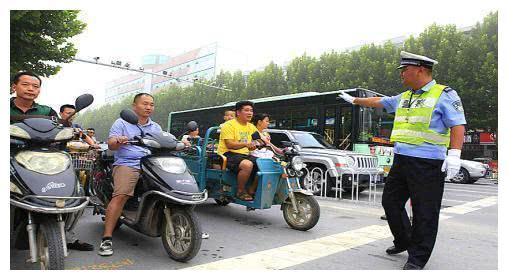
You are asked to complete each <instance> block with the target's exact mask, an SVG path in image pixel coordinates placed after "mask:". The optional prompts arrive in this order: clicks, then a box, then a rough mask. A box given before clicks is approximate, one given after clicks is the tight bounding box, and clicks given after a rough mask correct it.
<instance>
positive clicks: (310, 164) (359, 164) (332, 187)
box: [268, 129, 383, 196]
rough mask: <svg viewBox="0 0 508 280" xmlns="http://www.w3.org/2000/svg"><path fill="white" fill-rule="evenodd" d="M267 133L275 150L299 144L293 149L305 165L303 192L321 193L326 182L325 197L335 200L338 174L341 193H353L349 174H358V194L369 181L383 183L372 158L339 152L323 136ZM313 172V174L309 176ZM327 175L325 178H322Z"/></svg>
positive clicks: (284, 131)
mask: <svg viewBox="0 0 508 280" xmlns="http://www.w3.org/2000/svg"><path fill="white" fill-rule="evenodd" d="M268 133H270V136H271V139H272V140H271V142H272V143H273V144H274V145H275V146H278V147H282V144H281V141H292V142H296V143H298V145H297V146H296V148H297V150H298V152H299V154H300V157H301V158H302V159H303V162H304V163H305V164H306V165H307V167H306V171H305V173H306V174H305V176H304V177H303V178H302V180H301V183H302V185H303V187H304V188H307V189H311V190H313V191H314V193H315V194H320V193H321V182H323V181H324V178H327V180H326V184H327V187H326V190H327V192H328V195H329V196H335V192H336V189H337V188H336V180H338V179H337V178H339V177H340V175H341V174H343V176H342V189H343V191H344V192H350V191H351V190H352V176H351V172H354V173H355V174H359V188H358V191H359V192H361V191H363V190H365V189H368V188H369V182H370V180H371V178H372V180H374V179H375V178H376V177H377V179H378V181H382V180H383V169H381V168H379V167H378V163H377V158H376V157H375V156H371V155H364V154H359V153H354V152H351V151H346V150H339V149H337V148H336V147H334V146H332V145H330V144H329V143H328V142H326V141H325V140H324V138H323V136H321V135H320V134H317V133H313V132H307V131H297V130H281V129H268ZM313 170H314V171H315V172H312V171H313ZM319 170H320V171H319ZM327 170H328V171H327ZM326 172H327V173H328V176H325V173H326ZM309 173H310V174H309ZM376 174H377V175H378V176H376ZM339 186H340V185H339Z"/></svg>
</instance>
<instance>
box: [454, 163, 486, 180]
mask: <svg viewBox="0 0 508 280" xmlns="http://www.w3.org/2000/svg"><path fill="white" fill-rule="evenodd" d="M489 172H491V170H490V168H489V165H488V164H485V163H481V162H477V161H472V160H465V159H461V160H460V171H459V173H458V174H457V175H456V176H455V177H453V178H452V179H450V181H451V182H453V183H460V184H473V183H475V182H476V181H478V180H479V179H480V178H485V177H486V176H487V175H488V174H489Z"/></svg>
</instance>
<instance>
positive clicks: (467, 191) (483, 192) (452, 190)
mask: <svg viewBox="0 0 508 280" xmlns="http://www.w3.org/2000/svg"><path fill="white" fill-rule="evenodd" d="M444 191H445V192H466V193H481V194H489V195H493V194H497V191H495V192H488V191H487V192H485V191H471V190H462V189H451V188H446V187H445V189H444Z"/></svg>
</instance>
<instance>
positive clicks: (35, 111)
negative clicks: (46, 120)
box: [11, 97, 58, 117]
mask: <svg viewBox="0 0 508 280" xmlns="http://www.w3.org/2000/svg"><path fill="white" fill-rule="evenodd" d="M15 98H16V97H12V98H11V115H14V116H15V115H43V116H50V117H52V116H55V117H58V115H57V113H56V111H55V110H53V109H52V108H51V107H49V106H46V105H41V104H37V103H35V102H34V104H32V107H31V108H30V109H28V110H27V111H26V112H23V111H22V110H21V109H20V108H18V106H16V104H15V103H14V99H15Z"/></svg>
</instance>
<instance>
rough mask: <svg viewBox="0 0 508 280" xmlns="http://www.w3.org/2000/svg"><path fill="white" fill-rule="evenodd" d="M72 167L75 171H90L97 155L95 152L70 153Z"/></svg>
mask: <svg viewBox="0 0 508 280" xmlns="http://www.w3.org/2000/svg"><path fill="white" fill-rule="evenodd" d="M69 154H70V155H71V158H72V165H73V166H74V169H75V170H86V171H91V170H92V169H93V166H94V162H95V159H96V157H97V153H96V152H95V151H88V152H79V153H77V152H71V153H69Z"/></svg>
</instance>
